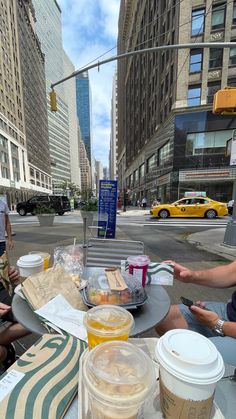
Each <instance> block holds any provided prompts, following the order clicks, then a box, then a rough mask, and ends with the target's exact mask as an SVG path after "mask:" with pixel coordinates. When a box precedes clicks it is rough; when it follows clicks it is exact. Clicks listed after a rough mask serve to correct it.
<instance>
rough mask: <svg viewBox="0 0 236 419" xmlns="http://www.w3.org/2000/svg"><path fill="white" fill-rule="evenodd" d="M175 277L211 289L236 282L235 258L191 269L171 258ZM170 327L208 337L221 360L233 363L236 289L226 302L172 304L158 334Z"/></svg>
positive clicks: (235, 283)
mask: <svg viewBox="0 0 236 419" xmlns="http://www.w3.org/2000/svg"><path fill="white" fill-rule="evenodd" d="M166 263H173V264H174V277H175V278H176V279H177V280H179V281H181V282H184V283H193V284H195V285H203V286H206V287H211V288H229V287H232V286H235V285H236V261H234V262H232V263H230V264H228V265H225V266H218V267H216V268H213V269H205V270H202V271H192V270H190V269H188V268H186V267H185V266H182V265H180V264H178V263H175V262H173V261H166ZM171 329H190V330H193V331H195V332H199V333H201V334H202V335H204V336H206V337H208V338H210V340H211V341H212V342H213V343H214V344H215V346H216V348H217V349H218V351H219V352H220V353H221V355H222V357H223V359H224V361H225V362H226V363H228V364H231V365H233V366H236V290H235V291H234V292H233V294H232V297H231V299H230V300H229V301H228V302H227V303H225V302H213V301H212V302H210V301H207V302H202V301H197V302H195V303H193V305H191V307H190V308H188V307H187V306H185V305H183V304H179V305H172V306H171V308H170V311H169V313H168V314H167V316H166V317H165V319H164V320H163V321H162V322H161V323H160V324H159V325H158V326H156V331H157V333H158V334H159V335H162V334H164V333H165V332H167V331H168V330H171Z"/></svg>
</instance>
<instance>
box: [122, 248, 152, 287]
mask: <svg viewBox="0 0 236 419" xmlns="http://www.w3.org/2000/svg"><path fill="white" fill-rule="evenodd" d="M127 262H128V264H129V273H130V274H131V275H135V276H136V278H138V279H139V280H140V282H141V284H142V286H143V287H145V284H146V278H147V270H148V264H149V262H150V259H149V257H148V256H146V255H139V256H129V257H128V258H127Z"/></svg>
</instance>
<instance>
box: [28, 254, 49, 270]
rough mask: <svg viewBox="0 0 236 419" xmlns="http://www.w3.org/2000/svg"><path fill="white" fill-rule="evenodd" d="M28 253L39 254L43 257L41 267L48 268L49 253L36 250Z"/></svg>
mask: <svg viewBox="0 0 236 419" xmlns="http://www.w3.org/2000/svg"><path fill="white" fill-rule="evenodd" d="M29 255H39V256H41V257H42V258H43V268H44V270H46V269H48V268H49V260H50V257H51V256H50V254H49V253H46V252H40V251H39V252H38V251H37V250H34V251H32V252H29Z"/></svg>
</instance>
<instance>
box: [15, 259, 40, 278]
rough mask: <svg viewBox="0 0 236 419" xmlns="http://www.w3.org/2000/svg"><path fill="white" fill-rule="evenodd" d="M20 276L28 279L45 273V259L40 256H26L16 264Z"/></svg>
mask: <svg viewBox="0 0 236 419" xmlns="http://www.w3.org/2000/svg"><path fill="white" fill-rule="evenodd" d="M16 264H17V266H18V268H19V271H20V276H22V277H25V278H26V277H28V276H29V275H34V274H37V273H38V272H41V271H43V258H42V257H41V256H40V255H38V254H37V255H24V256H21V257H20V259H18V261H17V262H16Z"/></svg>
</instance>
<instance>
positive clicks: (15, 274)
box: [8, 266, 20, 284]
mask: <svg viewBox="0 0 236 419" xmlns="http://www.w3.org/2000/svg"><path fill="white" fill-rule="evenodd" d="M8 274H9V279H10V281H11V282H12V283H13V284H14V283H15V282H17V281H19V279H20V274H19V271H18V270H17V269H16V268H15V266H9V269H8Z"/></svg>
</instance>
